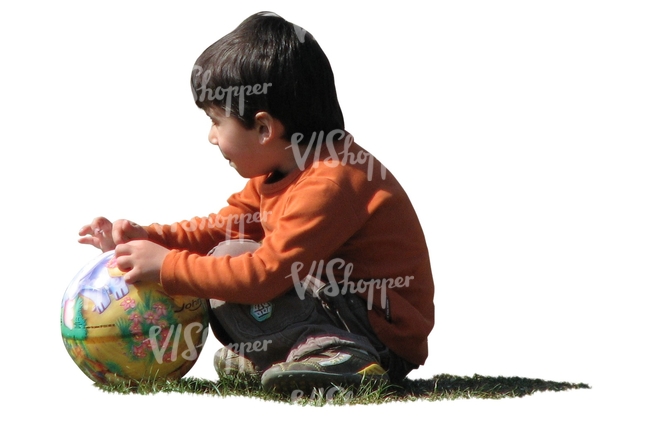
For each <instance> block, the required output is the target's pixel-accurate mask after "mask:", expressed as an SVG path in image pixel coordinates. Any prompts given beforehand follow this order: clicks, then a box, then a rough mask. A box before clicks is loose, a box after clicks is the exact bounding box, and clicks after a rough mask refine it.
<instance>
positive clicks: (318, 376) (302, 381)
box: [262, 370, 388, 393]
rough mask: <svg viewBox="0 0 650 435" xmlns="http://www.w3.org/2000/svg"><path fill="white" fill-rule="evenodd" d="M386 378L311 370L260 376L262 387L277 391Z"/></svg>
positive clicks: (347, 385) (305, 390) (384, 376)
mask: <svg viewBox="0 0 650 435" xmlns="http://www.w3.org/2000/svg"><path fill="white" fill-rule="evenodd" d="M382 380H386V381H387V380H388V376H387V375H386V374H381V375H380V374H358V373H348V374H337V373H323V372H313V371H308V370H305V371H295V370H292V371H290V372H283V373H276V374H274V375H273V376H270V377H266V378H265V377H264V376H262V387H264V388H265V389H267V390H275V391H276V392H279V393H293V392H295V391H297V390H300V391H302V392H303V393H304V392H310V391H312V389H314V388H316V389H320V388H329V387H332V386H338V387H359V386H360V385H361V384H362V383H363V382H380V381H382Z"/></svg>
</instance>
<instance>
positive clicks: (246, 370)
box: [214, 347, 260, 376]
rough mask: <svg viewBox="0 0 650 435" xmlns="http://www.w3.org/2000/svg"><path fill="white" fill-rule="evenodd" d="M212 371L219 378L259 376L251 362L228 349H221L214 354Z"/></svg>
mask: <svg viewBox="0 0 650 435" xmlns="http://www.w3.org/2000/svg"><path fill="white" fill-rule="evenodd" d="M214 369H215V370H216V371H217V374H218V375H219V376H221V375H224V374H225V375H233V374H237V373H243V374H247V375H255V376H259V375H260V372H259V371H258V370H257V369H256V367H255V365H254V364H253V362H252V361H251V360H249V359H248V358H246V357H243V356H241V355H240V354H238V353H237V352H234V351H233V350H231V349H230V348H228V347H222V348H221V349H219V350H217V351H216V352H215V353H214Z"/></svg>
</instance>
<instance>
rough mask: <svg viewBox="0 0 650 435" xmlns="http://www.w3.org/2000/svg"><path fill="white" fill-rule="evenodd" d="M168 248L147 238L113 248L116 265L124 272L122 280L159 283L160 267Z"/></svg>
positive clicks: (129, 282)
mask: <svg viewBox="0 0 650 435" xmlns="http://www.w3.org/2000/svg"><path fill="white" fill-rule="evenodd" d="M168 252H169V249H167V248H165V247H163V246H160V245H158V244H156V243H153V242H150V241H148V240H134V241H131V242H128V243H121V244H119V245H117V246H116V248H115V258H116V261H117V267H118V268H119V269H120V270H121V271H122V272H125V274H124V281H125V282H126V283H127V284H133V283H136V282H138V281H145V282H155V283H158V284H160V269H161V268H162V263H163V260H164V259H165V256H166V255H167V253H168Z"/></svg>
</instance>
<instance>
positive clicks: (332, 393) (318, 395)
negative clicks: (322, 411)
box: [291, 385, 354, 403]
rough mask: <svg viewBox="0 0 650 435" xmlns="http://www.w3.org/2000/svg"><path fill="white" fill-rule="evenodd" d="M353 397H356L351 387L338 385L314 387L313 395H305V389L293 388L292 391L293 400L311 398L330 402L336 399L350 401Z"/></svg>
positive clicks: (337, 400)
mask: <svg viewBox="0 0 650 435" xmlns="http://www.w3.org/2000/svg"><path fill="white" fill-rule="evenodd" d="M353 398H354V393H353V392H352V390H351V389H347V388H343V387H339V386H336V385H332V386H331V387H329V388H327V389H325V388H322V387H321V388H312V390H311V395H310V396H309V397H307V396H306V395H305V392H304V391H303V390H293V391H292V392H291V401H292V402H298V401H306V400H310V401H312V402H316V401H318V402H322V401H325V402H327V403H329V402H333V401H336V402H337V403H338V402H343V403H349V402H351V401H352V399H353Z"/></svg>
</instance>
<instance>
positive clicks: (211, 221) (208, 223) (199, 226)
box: [152, 210, 271, 235]
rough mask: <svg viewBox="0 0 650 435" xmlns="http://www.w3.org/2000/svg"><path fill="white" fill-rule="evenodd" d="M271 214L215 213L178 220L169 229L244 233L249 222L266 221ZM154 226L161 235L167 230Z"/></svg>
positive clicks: (267, 212)
mask: <svg viewBox="0 0 650 435" xmlns="http://www.w3.org/2000/svg"><path fill="white" fill-rule="evenodd" d="M270 214H271V210H267V211H263V212H261V213H260V212H259V211H256V212H255V213H239V214H230V215H227V216H224V215H220V214H213V215H210V216H209V217H207V218H202V219H198V218H195V219H191V220H187V221H182V222H176V223H173V224H171V225H170V227H169V231H171V232H172V233H175V232H177V231H179V228H180V229H182V230H183V231H186V232H193V231H204V230H206V229H208V230H211V229H216V228H218V229H225V231H226V234H227V235H229V234H231V233H232V232H233V231H234V230H237V231H238V232H239V233H240V234H243V233H244V232H245V229H246V225H247V224H252V223H264V222H266V221H267V220H268V216H269V215H270ZM152 227H153V228H155V229H156V232H157V233H158V234H160V235H163V234H164V232H165V227H164V226H162V225H160V224H153V225H152Z"/></svg>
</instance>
